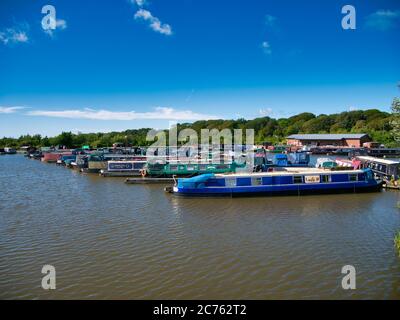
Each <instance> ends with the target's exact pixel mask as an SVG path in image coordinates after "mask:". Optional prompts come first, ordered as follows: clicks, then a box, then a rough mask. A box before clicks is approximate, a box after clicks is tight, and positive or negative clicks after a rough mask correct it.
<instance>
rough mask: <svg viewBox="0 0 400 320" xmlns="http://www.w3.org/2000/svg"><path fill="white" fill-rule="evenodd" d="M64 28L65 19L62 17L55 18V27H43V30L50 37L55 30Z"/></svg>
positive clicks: (65, 26) (65, 25) (65, 24)
mask: <svg viewBox="0 0 400 320" xmlns="http://www.w3.org/2000/svg"><path fill="white" fill-rule="evenodd" d="M65 29H67V21H65V20H64V19H57V20H56V28H55V29H46V30H44V29H43V31H44V32H45V33H46V34H48V35H49V36H50V37H53V36H54V34H55V32H56V31H57V30H65Z"/></svg>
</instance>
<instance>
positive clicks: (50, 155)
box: [41, 152, 62, 163]
mask: <svg viewBox="0 0 400 320" xmlns="http://www.w3.org/2000/svg"><path fill="white" fill-rule="evenodd" d="M61 156H62V154H61V153H58V152H57V153H56V152H45V153H43V157H42V158H41V161H42V162H47V163H56V162H57V160H58V159H60V158H61Z"/></svg>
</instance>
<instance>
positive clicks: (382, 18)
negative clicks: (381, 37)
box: [365, 9, 400, 31]
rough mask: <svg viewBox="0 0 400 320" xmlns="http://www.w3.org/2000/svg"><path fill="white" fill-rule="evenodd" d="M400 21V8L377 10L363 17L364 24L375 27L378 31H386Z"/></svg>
mask: <svg viewBox="0 0 400 320" xmlns="http://www.w3.org/2000/svg"><path fill="white" fill-rule="evenodd" d="M399 21H400V10H397V11H391V10H383V9H381V10H378V11H376V12H374V13H372V14H370V15H369V16H367V17H366V19H365V26H366V27H367V28H371V29H376V30H379V31H386V30H389V29H392V28H394V27H396V26H397V24H398V22H399Z"/></svg>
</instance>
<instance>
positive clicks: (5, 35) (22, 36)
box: [0, 24, 29, 45]
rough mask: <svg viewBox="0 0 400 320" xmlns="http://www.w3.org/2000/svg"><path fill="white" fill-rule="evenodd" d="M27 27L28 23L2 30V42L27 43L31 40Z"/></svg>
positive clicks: (0, 38)
mask: <svg viewBox="0 0 400 320" xmlns="http://www.w3.org/2000/svg"><path fill="white" fill-rule="evenodd" d="M27 29H28V25H27V24H24V25H21V26H16V27H13V28H6V29H4V30H2V31H0V42H2V43H3V44H4V45H9V44H16V43H26V42H28V41H29V37H28V33H27Z"/></svg>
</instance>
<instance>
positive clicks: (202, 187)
mask: <svg viewBox="0 0 400 320" xmlns="http://www.w3.org/2000/svg"><path fill="white" fill-rule="evenodd" d="M381 188H382V181H381V180H379V179H375V177H374V174H373V172H372V170H371V169H364V170H347V171H332V170H324V169H318V168H301V169H300V168H277V170H275V171H274V172H268V173H239V174H204V175H200V176H197V177H193V178H187V179H178V180H177V182H176V183H175V185H174V186H173V187H172V188H169V189H168V190H167V191H169V192H172V193H173V194H175V195H179V196H180V195H182V196H205V197H209V196H217V197H219V196H229V197H243V196H274V195H306V194H326V193H355V192H372V191H379V190H380V189H381Z"/></svg>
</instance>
